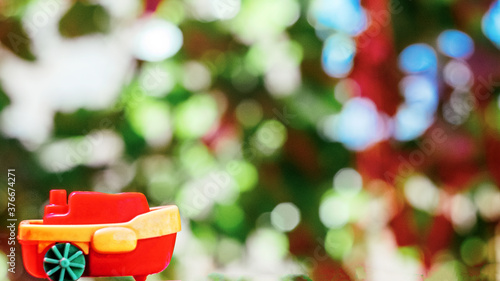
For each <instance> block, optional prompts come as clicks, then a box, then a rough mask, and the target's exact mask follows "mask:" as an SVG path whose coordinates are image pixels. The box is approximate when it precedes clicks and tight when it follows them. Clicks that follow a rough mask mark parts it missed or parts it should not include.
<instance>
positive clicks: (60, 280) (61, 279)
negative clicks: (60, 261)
mask: <svg viewBox="0 0 500 281" xmlns="http://www.w3.org/2000/svg"><path fill="white" fill-rule="evenodd" d="M65 271H66V268H63V269H62V270H61V275H59V281H64V274H65V273H66V272H65Z"/></svg>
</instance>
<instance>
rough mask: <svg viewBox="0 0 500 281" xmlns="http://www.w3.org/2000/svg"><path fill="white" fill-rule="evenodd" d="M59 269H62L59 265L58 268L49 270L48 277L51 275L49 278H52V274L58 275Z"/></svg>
mask: <svg viewBox="0 0 500 281" xmlns="http://www.w3.org/2000/svg"><path fill="white" fill-rule="evenodd" d="M59 269H61V266H59V265H58V266H56V267H54V268H52V269H51V270H49V271H48V272H47V275H49V276H50V275H52V274H54V273H56V272H57V271H58V270H59Z"/></svg>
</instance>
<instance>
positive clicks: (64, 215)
mask: <svg viewBox="0 0 500 281" xmlns="http://www.w3.org/2000/svg"><path fill="white" fill-rule="evenodd" d="M180 230H181V221H180V216H179V209H178V208H177V207H176V206H163V207H157V208H149V206H148V202H147V200H146V197H145V196H144V195H143V194H141V193H121V194H105V193H99V192H73V193H71V194H70V196H69V204H68V203H66V190H52V191H51V192H50V205H48V206H46V207H45V214H44V216H43V220H28V221H22V222H21V224H20V226H19V237H18V238H19V242H20V244H21V245H22V253H23V260H24V266H25V268H26V270H27V271H28V272H29V273H30V274H31V275H33V276H35V277H38V278H49V279H50V280H52V281H75V280H77V279H79V278H80V277H99V276H133V277H134V278H135V280H136V281H144V280H146V277H147V276H148V275H149V274H153V273H158V272H160V271H162V270H164V269H165V268H166V267H167V266H168V264H169V263H170V259H171V258H172V254H173V251H174V245H175V239H176V236H177V232H179V231H180Z"/></svg>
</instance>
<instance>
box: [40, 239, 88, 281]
mask: <svg viewBox="0 0 500 281" xmlns="http://www.w3.org/2000/svg"><path fill="white" fill-rule="evenodd" d="M43 269H44V270H45V273H47V275H48V276H49V279H50V280H52V281H75V280H78V278H80V277H81V276H82V274H83V271H84V270H85V256H84V255H83V252H82V251H80V249H78V247H76V246H74V245H71V244H70V243H61V244H56V245H54V246H52V248H50V249H49V250H48V251H47V253H46V254H45V258H44V259H43Z"/></svg>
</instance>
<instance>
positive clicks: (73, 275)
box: [67, 267, 78, 280]
mask: <svg viewBox="0 0 500 281" xmlns="http://www.w3.org/2000/svg"><path fill="white" fill-rule="evenodd" d="M67 271H68V273H69V276H71V278H73V280H76V279H78V277H76V275H75V273H74V272H73V270H72V269H71V268H70V267H68V268H67Z"/></svg>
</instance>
